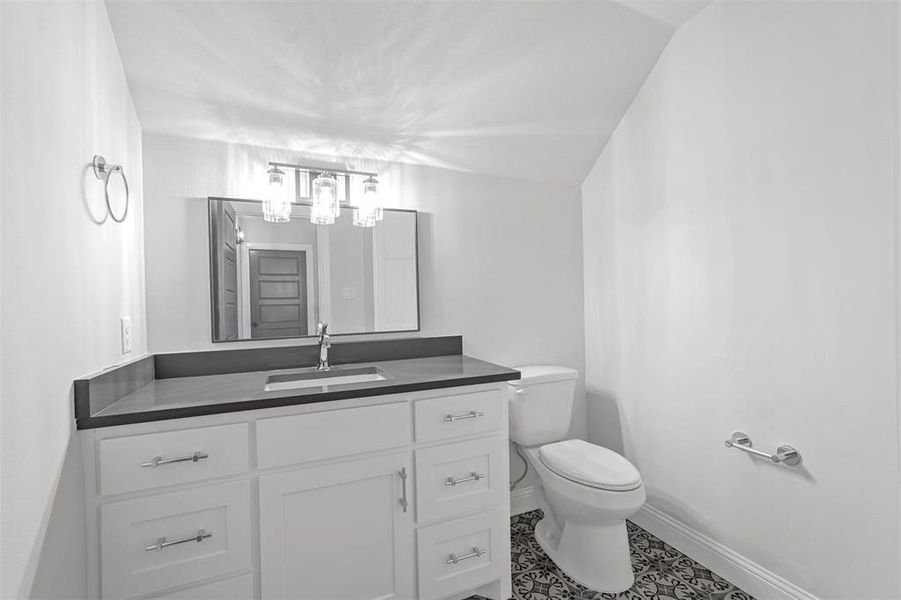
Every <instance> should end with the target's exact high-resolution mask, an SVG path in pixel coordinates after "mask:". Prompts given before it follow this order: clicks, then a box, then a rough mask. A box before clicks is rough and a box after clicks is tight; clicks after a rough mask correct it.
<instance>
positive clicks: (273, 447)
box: [257, 402, 410, 469]
mask: <svg viewBox="0 0 901 600" xmlns="http://www.w3.org/2000/svg"><path fill="white" fill-rule="evenodd" d="M409 443H410V409H409V406H408V405H407V403H406V402H397V403H393V404H382V405H380V406H365V407H361V408H346V409H342V410H331V411H324V412H317V413H309V414H305V415H294V416H290V417H271V418H269V419H260V420H259V421H258V422H257V459H258V461H259V466H260V468H261V469H266V468H269V467H279V466H282V465H291V464H296V463H301V462H307V461H311V460H321V459H324V458H332V457H336V456H348V455H351V454H360V453H363V452H370V451H373V450H383V449H386V448H397V447H400V446H406V445H407V444H409Z"/></svg>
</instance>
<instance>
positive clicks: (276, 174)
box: [263, 165, 291, 223]
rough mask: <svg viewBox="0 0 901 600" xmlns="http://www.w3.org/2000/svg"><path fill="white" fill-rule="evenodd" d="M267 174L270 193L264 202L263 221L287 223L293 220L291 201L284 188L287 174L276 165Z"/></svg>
mask: <svg viewBox="0 0 901 600" xmlns="http://www.w3.org/2000/svg"><path fill="white" fill-rule="evenodd" d="M266 172H267V173H268V174H269V193H268V195H267V196H266V199H265V200H263V219H265V220H266V221H269V222H270V223H287V222H288V221H290V220H291V200H290V199H289V198H288V197H287V196H285V192H284V189H283V188H282V183H283V181H284V176H285V172H284V171H282V170H281V169H279V168H278V167H277V166H275V165H272V166H271V167H269V170H268V171H266Z"/></svg>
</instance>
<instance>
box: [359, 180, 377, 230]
mask: <svg viewBox="0 0 901 600" xmlns="http://www.w3.org/2000/svg"><path fill="white" fill-rule="evenodd" d="M378 186H379V182H378V180H377V179H376V178H375V177H374V176H372V175H370V176H369V177H367V178H366V179H365V180H364V181H363V196H362V199H361V201H360V203H359V204H357V208H355V209H354V225H356V226H357V227H375V222H376V221H381V220H382V216H383V212H382V207H381V206H379V199H378V190H379V188H378Z"/></svg>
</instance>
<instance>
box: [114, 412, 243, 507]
mask: <svg viewBox="0 0 901 600" xmlns="http://www.w3.org/2000/svg"><path fill="white" fill-rule="evenodd" d="M247 427H248V426H247V424H246V423H235V424H234V425H220V426H216V427H200V428H197V429H182V430H179V431H164V432H162V433H148V434H144V435H133V436H126V437H119V438H109V439H105V440H100V442H99V448H98V456H99V460H100V465H99V478H100V490H99V492H100V494H101V495H109V494H121V493H123V492H133V491H136V490H144V489H149V488H155V487H162V486H166V485H174V484H178V483H188V482H192V481H200V480H203V479H210V478H212V477H220V476H223V475H235V474H238V473H244V472H246V471H247V470H248V467H249V458H248V455H249V445H248V433H247ZM195 454H196V457H197V459H196V460H195V459H194V457H195ZM154 465H155V466H154Z"/></svg>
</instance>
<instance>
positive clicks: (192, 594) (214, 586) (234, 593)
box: [154, 573, 254, 600]
mask: <svg viewBox="0 0 901 600" xmlns="http://www.w3.org/2000/svg"><path fill="white" fill-rule="evenodd" d="M253 597H254V595H253V575H251V574H250V573H248V574H247V575H242V576H241V577H233V578H231V579H223V580H222V581H214V582H213V583H208V584H206V585H199V586H197V587H193V588H189V589H187V590H181V591H178V592H173V593H171V594H164V595H162V596H156V597H154V600H251V599H252V598H253Z"/></svg>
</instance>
